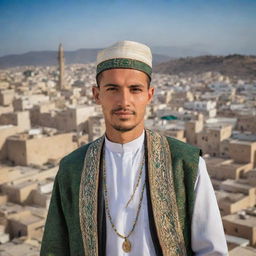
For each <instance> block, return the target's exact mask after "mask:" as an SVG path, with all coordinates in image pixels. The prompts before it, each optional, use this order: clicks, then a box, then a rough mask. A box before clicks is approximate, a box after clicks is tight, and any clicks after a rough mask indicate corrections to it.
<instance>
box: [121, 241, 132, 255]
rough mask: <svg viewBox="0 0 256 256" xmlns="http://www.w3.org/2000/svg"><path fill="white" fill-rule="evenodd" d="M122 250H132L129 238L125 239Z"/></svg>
mask: <svg viewBox="0 0 256 256" xmlns="http://www.w3.org/2000/svg"><path fill="white" fill-rule="evenodd" d="M122 248H123V251H124V252H130V251H131V250H132V245H131V242H130V241H129V240H128V239H127V238H125V239H124V242H123V245H122Z"/></svg>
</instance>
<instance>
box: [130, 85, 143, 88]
mask: <svg viewBox="0 0 256 256" xmlns="http://www.w3.org/2000/svg"><path fill="white" fill-rule="evenodd" d="M131 87H132V88H133V87H145V86H144V85H143V84H132V85H129V88H131Z"/></svg>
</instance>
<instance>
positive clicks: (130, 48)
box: [97, 41, 152, 77]
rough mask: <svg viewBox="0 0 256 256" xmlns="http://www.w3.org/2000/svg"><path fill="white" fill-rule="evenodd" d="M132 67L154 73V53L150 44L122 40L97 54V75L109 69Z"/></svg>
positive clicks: (149, 73) (148, 73)
mask: <svg viewBox="0 0 256 256" xmlns="http://www.w3.org/2000/svg"><path fill="white" fill-rule="evenodd" d="M113 68H130V69H137V70H140V71H142V72H145V73H146V74H147V75H149V77H150V76H151V73H152V54H151V50H150V48H149V47H148V46H146V45H144V44H141V43H138V42H133V41H121V42H117V43H115V44H114V45H112V46H110V47H108V48H105V49H103V50H102V51H100V52H99V53H98V55H97V75H98V74H99V73H100V72H102V71H104V70H108V69H113Z"/></svg>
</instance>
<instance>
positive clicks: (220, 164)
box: [205, 157, 252, 180]
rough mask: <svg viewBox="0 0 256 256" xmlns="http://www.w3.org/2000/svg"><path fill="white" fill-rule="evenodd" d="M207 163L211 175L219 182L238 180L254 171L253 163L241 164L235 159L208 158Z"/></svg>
mask: <svg viewBox="0 0 256 256" xmlns="http://www.w3.org/2000/svg"><path fill="white" fill-rule="evenodd" d="M205 161H206V165H207V170H208V173H209V175H210V176H211V178H214V179H217V180H226V179H234V180H237V179H239V178H243V177H245V175H246V173H247V172H249V171H250V170H251V169H252V163H247V164H239V163H236V162H234V160H233V159H223V158H216V157H206V158H205Z"/></svg>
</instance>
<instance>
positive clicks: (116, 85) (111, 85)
mask: <svg viewBox="0 0 256 256" xmlns="http://www.w3.org/2000/svg"><path fill="white" fill-rule="evenodd" d="M103 87H120V85H118V84H104V85H103Z"/></svg>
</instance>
